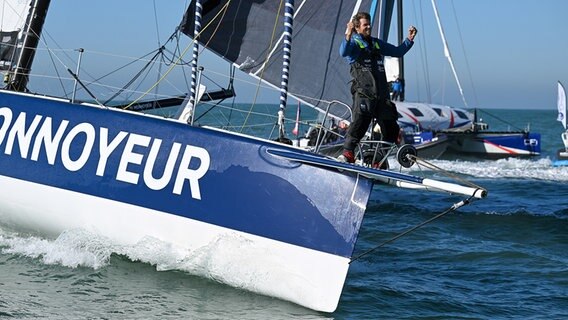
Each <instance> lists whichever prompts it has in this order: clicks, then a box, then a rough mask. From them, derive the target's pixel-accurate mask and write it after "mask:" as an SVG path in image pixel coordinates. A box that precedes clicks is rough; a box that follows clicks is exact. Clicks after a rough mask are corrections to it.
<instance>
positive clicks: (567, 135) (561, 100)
mask: <svg viewBox="0 0 568 320" xmlns="http://www.w3.org/2000/svg"><path fill="white" fill-rule="evenodd" d="M557 107H558V117H557V118H556V119H557V120H558V121H560V123H562V126H563V127H564V130H565V131H564V132H562V134H560V138H561V139H562V142H563V143H564V148H562V149H559V150H558V152H557V153H556V159H555V160H554V161H553V162H552V165H553V166H555V167H561V166H568V128H567V127H566V111H567V109H566V90H565V89H564V86H563V85H562V83H560V81H558V100H557Z"/></svg>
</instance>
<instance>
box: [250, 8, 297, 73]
mask: <svg viewBox="0 0 568 320" xmlns="http://www.w3.org/2000/svg"><path fill="white" fill-rule="evenodd" d="M306 1H307V0H303V1H302V3H300V5H299V6H298V7H297V8H296V10H295V12H294V18H296V16H297V15H298V14H299V13H300V11H301V10H302V7H303V6H304V3H306ZM282 2H283V0H281V1H280V7H279V8H278V15H276V22H275V25H274V28H275V29H276V26H277V25H278V16H279V15H280V11H281V10H282ZM272 36H273V38H272V39H271V44H270V47H269V48H272V50H271V51H270V52H269V53H268V55H267V56H266V59H265V60H264V63H263V64H262V67H260V68H259V69H258V70H256V71H255V72H254V73H253V75H254V76H258V73H259V72H264V68H265V67H266V65H267V64H268V61H269V60H270V58H272V55H273V54H274V52H276V50H277V48H278V45H279V44H280V42H282V39H284V32H282V34H280V37H279V38H278V40H277V41H276V43H275V44H274V46H272V40H273V39H274V33H273V34H272ZM261 74H262V73H261ZM261 78H262V77H261Z"/></svg>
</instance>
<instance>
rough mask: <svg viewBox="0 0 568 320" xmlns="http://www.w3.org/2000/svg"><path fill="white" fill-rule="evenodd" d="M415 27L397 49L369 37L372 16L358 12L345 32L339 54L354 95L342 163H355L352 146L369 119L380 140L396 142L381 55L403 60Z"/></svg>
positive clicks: (396, 130)
mask: <svg viewBox="0 0 568 320" xmlns="http://www.w3.org/2000/svg"><path fill="white" fill-rule="evenodd" d="M416 32H417V30H416V28H415V27H414V26H411V27H410V29H409V30H408V37H407V38H406V39H404V42H403V43H402V44H400V46H398V47H395V46H394V45H392V44H390V43H388V42H386V41H382V40H380V39H377V38H374V37H371V16H370V15H369V14H368V13H366V12H359V13H357V14H356V15H355V16H354V17H353V19H351V21H349V23H347V30H346V31H345V38H344V39H343V41H342V42H341V47H340V48H339V54H340V55H341V56H342V57H344V58H345V59H346V60H347V62H349V64H350V66H351V76H352V77H353V80H352V84H351V94H353V119H352V121H351V125H350V126H349V130H348V131H347V137H346V139H345V143H344V144H343V154H342V155H340V156H339V157H338V160H340V161H342V162H349V163H353V162H355V153H354V151H355V147H356V146H357V144H358V143H359V141H360V140H361V138H363V136H364V135H365V132H367V129H368V128H369V124H370V123H371V120H373V119H376V121H377V123H378V124H379V125H380V127H381V132H382V134H383V140H384V141H388V142H393V143H394V142H396V140H397V137H398V133H399V126H398V123H397V119H398V112H397V111H396V106H395V104H394V103H393V102H392V101H391V100H390V92H389V85H388V83H387V77H386V74H385V67H384V58H383V57H384V56H391V57H402V56H403V55H404V54H406V53H407V52H408V50H410V48H412V45H413V44H414V37H415V36H416Z"/></svg>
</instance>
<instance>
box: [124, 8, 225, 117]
mask: <svg viewBox="0 0 568 320" xmlns="http://www.w3.org/2000/svg"><path fill="white" fill-rule="evenodd" d="M230 3H231V0H229V1H227V3H225V5H224V6H223V7H222V8H221V11H219V13H217V14H216V15H215V16H214V17H213V19H211V21H210V22H209V23H208V24H207V25H206V26H205V27H203V28H202V29H201V32H199V34H198V35H197V37H199V36H200V35H201V34H202V33H203V31H205V30H206V29H207V27H209V26H210V25H211V23H213V21H215V19H217V17H218V16H219V14H220V13H221V12H222V11H223V10H226V9H227V7H228V6H229V4H230ZM197 37H196V38H197ZM195 41H197V40H196V39H192V41H191V42H190V43H189V44H188V45H187V47H186V48H185V49H184V50H183V51H182V52H181V54H180V56H179V57H178V58H177V59H176V61H175V63H174V64H172V65H171V66H170V67H169V68H168V70H166V72H165V73H164V74H163V75H162V76H161V77H160V79H158V81H156V83H154V85H152V86H151V87H150V88H148V90H147V91H146V92H144V93H142V94H141V95H140V97H138V98H137V99H135V100H134V101H132V102H130V104H128V105H127V106H126V107H124V108H122V109H124V110H125V109H128V108H130V107H131V106H132V105H133V104H135V103H138V101H140V100H141V99H142V98H144V97H145V96H146V95H148V94H149V93H150V91H152V90H154V88H156V87H157V86H158V85H159V84H160V82H162V81H163V80H164V79H165V78H166V76H167V75H168V74H170V72H172V70H173V69H174V67H175V66H176V65H177V63H178V62H179V61H181V60H182V59H183V57H184V56H185V54H187V52H188V51H189V49H190V48H193V43H194V42H195Z"/></svg>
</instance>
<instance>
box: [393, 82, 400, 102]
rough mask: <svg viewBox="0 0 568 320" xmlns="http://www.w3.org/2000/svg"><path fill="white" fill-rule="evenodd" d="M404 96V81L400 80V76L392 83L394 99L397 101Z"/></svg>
mask: <svg viewBox="0 0 568 320" xmlns="http://www.w3.org/2000/svg"><path fill="white" fill-rule="evenodd" d="M401 96H402V82H401V81H400V78H399V77H396V79H395V80H394V81H393V83H392V101H397V100H399V101H400V99H401Z"/></svg>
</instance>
